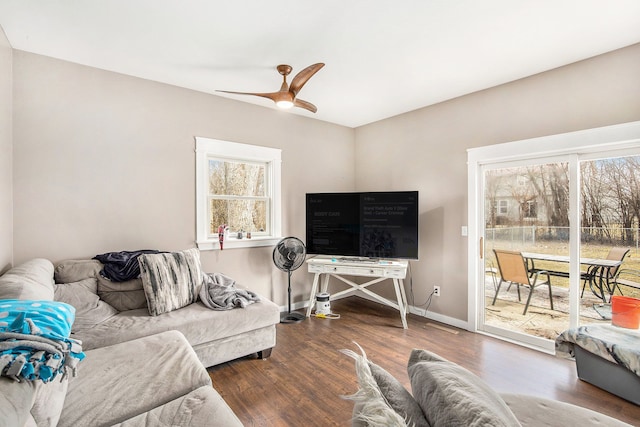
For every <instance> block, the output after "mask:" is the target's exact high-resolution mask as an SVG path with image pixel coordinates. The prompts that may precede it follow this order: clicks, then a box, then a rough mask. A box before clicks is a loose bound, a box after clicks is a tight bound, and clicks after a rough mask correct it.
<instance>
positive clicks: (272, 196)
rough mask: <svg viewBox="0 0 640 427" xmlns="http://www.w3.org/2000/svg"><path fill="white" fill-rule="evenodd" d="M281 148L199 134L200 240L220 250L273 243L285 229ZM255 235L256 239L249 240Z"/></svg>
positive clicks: (201, 245) (201, 246)
mask: <svg viewBox="0 0 640 427" xmlns="http://www.w3.org/2000/svg"><path fill="white" fill-rule="evenodd" d="M280 162H281V150H279V149H275V148H268V147H261V146H256V145H249V144H239V143H235V142H229V141H221V140H215V139H210V138H201V137H197V138H196V215H197V218H196V226H197V236H196V242H197V245H198V248H199V249H201V250H207V249H219V248H220V243H219V234H218V231H219V227H220V226H223V225H224V226H226V227H227V228H228V232H227V233H226V234H225V240H224V249H231V248H239V247H251V246H270V245H274V244H275V243H277V242H278V240H279V239H280V238H281V232H280V224H281V220H280ZM249 236H250V238H248V237H249Z"/></svg>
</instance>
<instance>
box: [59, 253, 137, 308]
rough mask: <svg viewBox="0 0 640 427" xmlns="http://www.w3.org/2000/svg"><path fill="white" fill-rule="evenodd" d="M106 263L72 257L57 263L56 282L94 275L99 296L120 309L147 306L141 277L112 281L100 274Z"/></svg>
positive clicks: (68, 281)
mask: <svg viewBox="0 0 640 427" xmlns="http://www.w3.org/2000/svg"><path fill="white" fill-rule="evenodd" d="M103 267H104V265H103V264H102V263H101V262H100V261H98V260H95V259H70V260H65V261H61V262H59V263H58V264H57V265H56V269H55V280H56V283H72V282H78V281H80V280H83V279H88V278H91V277H94V278H96V279H97V280H98V296H99V297H100V299H101V300H103V301H104V302H106V303H107V304H109V305H110V306H112V307H113V308H115V309H116V310H118V311H126V310H135V309H138V308H146V307H147V299H146V297H145V296H144V289H143V288H142V280H141V279H133V280H128V281H126V282H112V281H111V280H109V279H107V278H106V277H104V276H102V275H101V274H100V271H101V270H102V268H103Z"/></svg>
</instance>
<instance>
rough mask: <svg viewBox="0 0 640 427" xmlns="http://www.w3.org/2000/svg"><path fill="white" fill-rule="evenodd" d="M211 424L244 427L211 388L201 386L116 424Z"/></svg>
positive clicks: (141, 426) (138, 426)
mask: <svg viewBox="0 0 640 427" xmlns="http://www.w3.org/2000/svg"><path fill="white" fill-rule="evenodd" d="M212 425H216V426H224V427H234V426H238V427H241V426H242V423H241V422H240V420H239V419H238V417H237V416H236V414H234V413H233V411H232V410H231V408H229V405H227V403H226V402H225V401H224V400H223V399H222V397H221V396H220V394H218V392H217V391H216V390H215V389H214V388H213V387H211V386H203V387H200V388H199V389H197V390H194V391H192V392H191V393H189V394H187V395H186V396H184V397H179V398H178V399H175V400H173V401H171V402H169V403H167V404H166V405H162V406H159V407H157V408H155V409H152V410H151V411H149V412H145V413H144V414H140V415H138V416H137V417H134V418H131V419H128V420H126V421H125V422H123V423H121V424H117V426H120V427H148V426H194V427H196V426H212Z"/></svg>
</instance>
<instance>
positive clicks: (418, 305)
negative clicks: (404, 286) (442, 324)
mask: <svg viewBox="0 0 640 427" xmlns="http://www.w3.org/2000/svg"><path fill="white" fill-rule="evenodd" d="M408 268H409V295H410V296H411V304H412V305H413V306H414V307H416V308H421V307H423V306H424V314H423V315H422V316H423V317H427V311H428V310H429V307H430V306H431V300H432V299H433V294H434V293H435V290H434V291H431V294H429V296H428V297H427V300H426V301H425V302H424V303H423V304H416V303H415V302H416V297H415V295H414V294H413V274H412V273H411V263H410V262H409V263H408Z"/></svg>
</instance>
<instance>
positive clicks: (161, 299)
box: [138, 248, 202, 316]
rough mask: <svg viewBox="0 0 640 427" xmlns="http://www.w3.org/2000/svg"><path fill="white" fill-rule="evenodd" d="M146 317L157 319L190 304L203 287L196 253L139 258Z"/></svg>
mask: <svg viewBox="0 0 640 427" xmlns="http://www.w3.org/2000/svg"><path fill="white" fill-rule="evenodd" d="M138 262H139V263H140V277H141V278H142V286H143V288H144V294H145V296H146V297H147V305H148V307H149V314H151V315H152V316H157V315H159V314H163V313H168V312H170V311H173V310H176V309H178V308H182V307H184V306H187V305H189V304H193V303H194V302H196V301H197V300H198V294H199V292H200V288H201V287H202V270H201V268H200V252H199V251H198V249H195V248H194V249H187V250H184V251H181V252H171V253H159V254H143V255H140V256H139V257H138Z"/></svg>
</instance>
